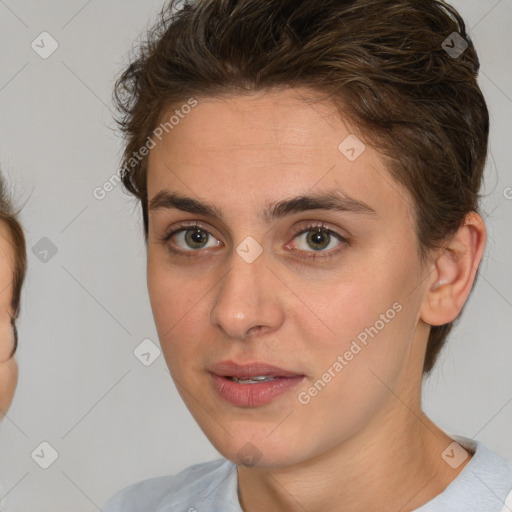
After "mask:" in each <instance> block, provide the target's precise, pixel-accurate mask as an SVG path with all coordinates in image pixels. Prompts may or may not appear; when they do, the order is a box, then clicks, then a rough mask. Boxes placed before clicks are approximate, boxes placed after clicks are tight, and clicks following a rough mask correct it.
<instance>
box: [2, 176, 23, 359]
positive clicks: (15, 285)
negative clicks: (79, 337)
mask: <svg viewBox="0 0 512 512" xmlns="http://www.w3.org/2000/svg"><path fill="white" fill-rule="evenodd" d="M18 214H19V211H16V210H15V209H14V207H13V205H12V201H11V199H10V197H9V194H8V192H7V187H6V183H5V180H4V178H3V176H2V172H1V171H0V222H1V223H3V225H5V226H6V227H7V228H8V232H9V235H10V236H9V242H10V243H11V244H12V247H13V249H14V262H13V263H14V265H13V269H12V270H13V277H12V298H11V307H12V316H11V326H12V329H13V334H14V346H13V349H12V351H11V355H10V357H12V356H13V355H14V354H15V352H16V349H17V348H18V331H17V329H16V319H17V318H18V315H19V313H20V301H21V289H22V286H23V281H24V279H25V274H26V269H27V250H26V243H25V235H24V233H23V228H22V227H21V224H20V222H19V220H18Z"/></svg>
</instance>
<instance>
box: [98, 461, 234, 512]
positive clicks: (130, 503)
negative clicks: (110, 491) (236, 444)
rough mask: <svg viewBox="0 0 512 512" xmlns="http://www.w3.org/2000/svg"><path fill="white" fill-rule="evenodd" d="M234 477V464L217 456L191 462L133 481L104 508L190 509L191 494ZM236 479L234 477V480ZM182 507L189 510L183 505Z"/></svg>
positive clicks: (143, 511) (129, 511)
mask: <svg viewBox="0 0 512 512" xmlns="http://www.w3.org/2000/svg"><path fill="white" fill-rule="evenodd" d="M230 474H231V475H232V476H234V478H235V479H236V465H235V464H233V463H232V462H231V461H229V460H227V459H216V460H213V461H209V462H203V463H200V464H195V465H193V466H190V467H188V468H186V469H184V470H183V471H181V472H180V473H177V474H174V475H168V476H161V477H156V478H150V479H148V480H143V481H141V482H137V483H135V484H132V485H130V486H128V487H126V488H124V489H122V490H121V491H119V492H118V493H116V494H115V495H114V496H112V497H111V498H110V499H109V500H108V501H107V502H106V503H105V505H104V506H103V507H102V508H101V510H102V511H103V512H156V511H158V510H159V509H160V507H164V506H165V507H166V508H167V507H168V506H169V505H177V504H183V505H186V506H188V507H189V508H190V509H192V510H193V507H192V505H191V501H190V498H191V497H194V496H198V495H200V494H203V493H205V494H206V495H207V494H208V492H209V490H210V489H216V488H217V489H218V488H219V484H220V483H221V482H223V481H224V482H225V481H226V480H228V479H227V478H226V477H228V476H229V475H230ZM235 481H236V480H235ZM184 510H188V509H187V508H185V509H184Z"/></svg>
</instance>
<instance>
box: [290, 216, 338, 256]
mask: <svg viewBox="0 0 512 512" xmlns="http://www.w3.org/2000/svg"><path fill="white" fill-rule="evenodd" d="M294 240H298V241H299V242H298V244H297V248H298V250H300V251H304V252H310V253H311V252H312V254H308V255H307V256H305V257H306V258H318V257H321V258H324V257H325V258H327V257H330V256H333V255H335V254H337V253H338V252H339V250H335V251H332V250H329V251H327V249H333V248H334V247H338V246H340V245H344V243H348V240H347V239H346V238H344V237H343V236H341V235H340V234H339V233H337V232H335V231H333V230H332V229H329V228H326V227H325V225H324V224H314V225H311V224H310V225H308V226H306V227H305V229H302V230H300V231H298V232H297V233H296V234H295V237H294ZM286 247H287V248H290V245H289V244H288V245H287V246H286ZM311 250H312V251H311ZM324 252H325V253H327V254H325V255H324V254H321V255H320V254H315V253H324Z"/></svg>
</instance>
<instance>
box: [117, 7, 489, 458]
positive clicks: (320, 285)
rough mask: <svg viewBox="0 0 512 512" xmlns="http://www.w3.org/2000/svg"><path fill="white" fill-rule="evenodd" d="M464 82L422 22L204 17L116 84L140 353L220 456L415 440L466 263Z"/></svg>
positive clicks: (164, 35)
mask: <svg viewBox="0 0 512 512" xmlns="http://www.w3.org/2000/svg"><path fill="white" fill-rule="evenodd" d="M179 4H182V5H181V6H180V5H179ZM175 8H176V12H173V9H175ZM454 33H455V34H454ZM445 48H447V49H449V50H450V52H451V53H448V52H447V51H446V50H445ZM454 50H460V53H459V54H458V55H455V53H454ZM478 67H479V62H478V57H477V54H476V52H475V48H474V47H473V45H472V44H471V41H470V40H469V39H468V37H467V34H466V32H465V27H464V22H463V21H462V19H461V18H460V16H459V15H458V13H457V12H456V11H455V10H453V9H452V8H450V7H449V6H447V5H446V4H444V3H443V2H440V1H434V0H432V1H430V2H425V1H423V0H322V1H318V2H311V1H309V0H283V1H280V2H276V1H275V0H239V1H234V0H204V1H185V2H173V3H171V4H170V6H169V8H168V9H167V10H165V11H164V14H163V18H162V22H161V24H160V25H159V26H157V27H156V29H155V30H154V31H153V32H152V33H151V36H150V39H149V43H148V44H147V45H146V46H145V47H143V48H142V51H141V53H140V55H139V56H138V58H137V60H135V61H134V62H133V63H132V64H131V65H130V66H129V68H128V69H127V70H126V71H125V73H124V74H123V75H122V77H121V78H120V80H119V82H118V84H117V89H116V92H117V98H118V100H119V105H120V107H121V111H122V113H123V117H122V119H121V120H120V122H121V125H122V128H123V129H124V131H125V133H126V135H127V144H126V148H125V154H124V162H123V164H124V165H123V181H124V184H125V186H126V188H127V189H128V190H129V191H130V192H132V193H133V194H134V195H135V196H136V197H137V198H138V199H139V200H140V202H141V204H142V211H143V220H144V228H145V235H146V241H147V246H148V290H149V295H150V300H151V306H152V309H153V314H154V317H155V322H156V326H157V330H158V334H159V339H160V342H161V344H162V349H163V352H164V355H165V357H166V361H167V364H168V366H169V369H170V371H171V374H172V376H173V378H174V379H175V382H176V383H177V385H178V389H179V391H180V393H181V395H182V397H183V399H184V401H185V402H186V404H187V406H188V408H189V409H190V411H191V413H192V414H193V416H194V417H195V419H196V421H197V422H198V423H199V425H200V426H201V428H202V429H203V431H204V432H205V433H206V434H207V435H208V437H209V438H210V440H212V442H213V443H214V444H215V446H216V448H217V449H218V450H219V451H220V452H221V453H223V454H224V455H225V456H226V457H228V458H231V459H232V460H233V459H234V458H235V457H236V454H237V450H238V449H239V448H240V447H241V446H243V444H244V442H245V441H246V440H248V441H250V442H251V443H252V444H256V445H257V446H258V449H260V450H261V451H262V452H264V462H266V463H267V464H270V465H271V464H275V465H282V464H284V463H286V462H288V463H290V462H292V461H295V462H298V461H304V460H306V459H308V458H311V457H314V456H316V455H318V454H319V453H320V452H322V451H325V450H328V449H330V448H332V447H334V446H336V445H337V444H339V443H340V441H342V440H346V439H349V438H350V437H351V436H354V435H355V434H356V433H364V435H366V436H367V438H368V439H369V438H372V437H375V436H384V437H385V436H386V435H387V434H389V432H390V431H403V430H404V429H408V428H409V427H411V428H418V425H419V423H418V421H417V418H416V416H414V415H412V414H411V410H412V411H414V414H418V413H417V412H416V411H417V410H418V409H419V407H420V405H419V402H420V389H421V380H422V376H423V374H424V373H427V372H429V371H430V370H431V369H432V367H433V364H434V362H435V359H436V356H437V354H438V352H439V350H440V348H441V346H442V344H443V342H444V341H445V338H446V336H447V334H448V332H449V330H450V328H451V325H452V322H453V321H454V320H455V319H456V318H457V317H458V315H459V314H460V311H461V310H462V307H463V305H464V302H465V301H466V299H467V297H468V295H469V293H470V291H471V288H472V285H473V283H474V279H475V276H476V272H477V268H478V265H479V262H480V259H481V257H482V253H483V248H484V246H485V226H484V224H483V221H482V219H481V217H480V216H479V215H478V213H477V212H478V196H479V189H480V184H481V180H482V173H483V169H484V164H485V160H486V151H487V139H488V130H489V118H488V112H487V108H486V104H485V101H484V98H483V96H482V93H481V91H480V89H479V87H478V84H477V80H476V79H477V71H478ZM307 233H310V235H308V236H306V234H307ZM233 361H234V362H235V363H237V365H235V366H233V365H232V364H224V363H229V362H233ZM257 363H264V364H263V365H262V364H257ZM244 364H245V365H247V364H248V365H250V366H249V367H248V368H245V370H244V369H243V368H242V369H241V368H240V366H241V365H242V366H243V365H244ZM269 365H272V366H274V367H279V368H278V369H275V368H274V369H270V370H269ZM269 371H272V372H277V373H275V374H272V373H270V374H269V373H268V372H269ZM283 371H287V372H288V374H287V376H284V375H283V374H282V372H283ZM292 374H293V375H294V377H291V375H292ZM269 375H270V376H271V377H272V376H274V377H280V378H281V379H282V380H279V381H278V382H277V383H276V382H274V383H272V382H273V381H271V382H270V383H266V384H262V383H256V382H255V380H257V379H251V380H250V382H242V383H240V382H238V380H237V378H238V377H241V378H242V377H248V376H254V377H260V378H263V377H265V376H269ZM290 379H291V380H290ZM284 383H286V384H284ZM291 383H292V384H294V385H296V387H295V388H293V391H291V390H288V388H287V389H285V388H279V386H281V384H283V385H285V386H289V385H290V384H291ZM278 388H279V389H278ZM390 390H392V393H390ZM282 391H286V392H285V393H284V394H282V393H281V392H282ZM277 392H279V393H281V394H282V396H281V395H279V397H276V396H275V395H274V394H275V393H277ZM396 397H399V399H400V400H397V399H396ZM404 403H405V404H407V406H406V407H404V405H403V404H404ZM292 412H293V414H292ZM287 413H289V415H288V416H286V421H284V420H283V417H285V415H286V414H287ZM397 422H398V423H399V422H412V423H413V424H412V426H411V424H408V425H405V424H403V423H402V424H401V425H397ZM414 422H415V423H414ZM276 425H279V428H277V427H276ZM383 425H384V426H385V427H386V428H387V431H386V430H385V429H384V428H381V427H382V426H383ZM420 428H421V425H420ZM270 433H272V435H270ZM360 439H361V438H360Z"/></svg>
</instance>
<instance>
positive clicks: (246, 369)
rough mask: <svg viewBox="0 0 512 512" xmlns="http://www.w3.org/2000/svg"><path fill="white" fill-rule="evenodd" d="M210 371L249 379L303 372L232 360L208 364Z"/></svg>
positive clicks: (297, 375) (295, 374) (215, 373)
mask: <svg viewBox="0 0 512 512" xmlns="http://www.w3.org/2000/svg"><path fill="white" fill-rule="evenodd" d="M209 370H210V372H211V373H213V374H214V375H218V376H219V377H228V378H233V377H234V378H236V379H242V380H245V379H249V378H251V377H282V378H291V377H302V376H303V374H300V373H297V372H292V371H289V370H285V369H283V368H279V367H278V366H274V365H271V364H267V363H261V362H255V363H250V364H243V365H240V364H237V363H235V362H234V361H222V362H219V363H215V364H213V365H211V366H210V368H209Z"/></svg>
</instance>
